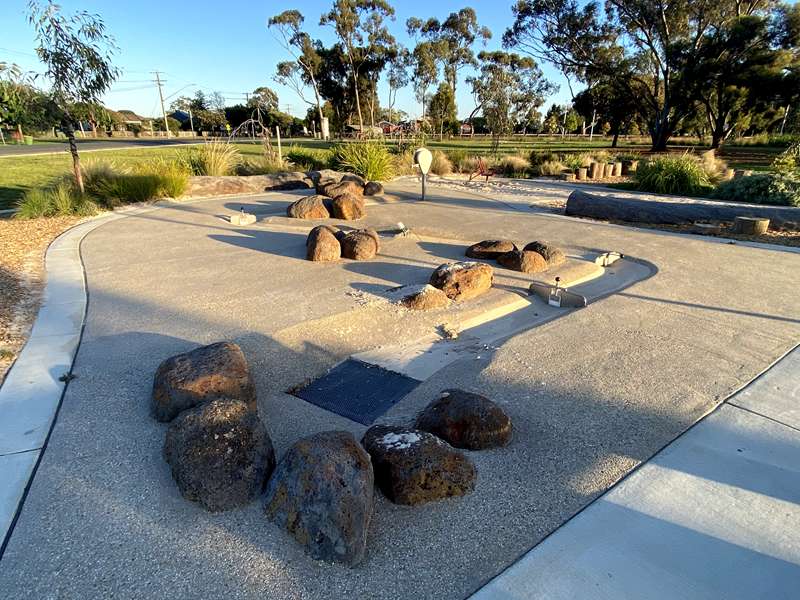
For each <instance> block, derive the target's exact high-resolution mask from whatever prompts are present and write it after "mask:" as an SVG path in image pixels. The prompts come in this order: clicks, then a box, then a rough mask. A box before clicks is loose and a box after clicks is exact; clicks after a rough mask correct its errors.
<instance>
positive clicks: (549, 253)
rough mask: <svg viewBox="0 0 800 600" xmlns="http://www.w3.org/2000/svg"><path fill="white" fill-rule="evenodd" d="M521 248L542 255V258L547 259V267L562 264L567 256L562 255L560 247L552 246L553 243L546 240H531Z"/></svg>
mask: <svg viewBox="0 0 800 600" xmlns="http://www.w3.org/2000/svg"><path fill="white" fill-rule="evenodd" d="M522 250H523V251H525V250H528V251H532V252H538V253H539V254H541V255H542V258H544V259H545V260H546V261H547V265H548V266H549V267H557V266H558V265H562V264H564V263H565V262H566V260H567V257H566V256H565V255H564V251H563V250H562V249H561V248H559V247H558V246H554V245H553V244H548V243H547V242H531V243H530V244H528V245H526V246H525V247H524V248H523V249H522Z"/></svg>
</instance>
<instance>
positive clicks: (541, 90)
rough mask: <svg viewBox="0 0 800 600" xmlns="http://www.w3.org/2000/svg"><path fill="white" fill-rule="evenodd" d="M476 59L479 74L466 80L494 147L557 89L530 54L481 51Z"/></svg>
mask: <svg viewBox="0 0 800 600" xmlns="http://www.w3.org/2000/svg"><path fill="white" fill-rule="evenodd" d="M478 59H479V61H480V70H479V74H478V75H476V76H475V77H471V78H469V79H467V82H468V83H470V84H471V85H472V89H473V92H474V94H475V96H476V97H477V99H478V102H479V106H480V109H481V110H482V111H483V116H484V117H486V123H487V125H488V127H489V129H490V131H491V133H492V137H493V140H494V144H495V148H496V147H497V142H498V140H499V138H500V136H503V135H507V134H509V133H511V132H512V131H513V130H514V127H515V125H516V124H517V123H519V122H523V121H525V120H527V118H528V115H529V114H530V112H531V110H535V109H538V108H539V107H540V106H542V105H543V104H544V101H545V99H546V97H547V96H548V95H549V94H551V93H553V92H554V91H555V90H556V88H555V86H553V85H552V84H551V83H550V82H549V81H547V80H546V79H545V77H544V74H543V73H542V70H541V69H540V68H539V65H537V64H536V61H535V60H533V59H532V58H530V57H527V56H520V55H519V54H514V53H508V52H502V51H495V52H486V51H483V52H481V53H480V54H478Z"/></svg>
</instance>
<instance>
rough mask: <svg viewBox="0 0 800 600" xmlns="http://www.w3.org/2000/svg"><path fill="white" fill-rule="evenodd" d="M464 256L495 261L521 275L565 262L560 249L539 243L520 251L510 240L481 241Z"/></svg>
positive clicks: (529, 245)
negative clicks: (521, 273)
mask: <svg viewBox="0 0 800 600" xmlns="http://www.w3.org/2000/svg"><path fill="white" fill-rule="evenodd" d="M465 254H466V255H467V256H468V257H470V258H479V259H484V260H496V261H497V263H498V264H499V265H501V266H503V267H505V268H506V269H511V270H513V271H521V272H523V273H541V272H542V271H546V270H547V269H549V268H551V267H556V266H558V265H561V264H563V263H564V262H565V261H566V260H567V257H566V256H565V255H564V251H563V250H561V248H559V247H558V246H554V245H552V244H549V243H548V242H539V241H536V242H531V243H530V244H527V245H526V246H525V247H523V248H522V250H520V249H519V248H517V245H516V244H515V243H514V242H512V241H511V240H483V241H481V242H478V243H477V244H472V245H471V246H470V247H469V248H467V251H466V253H465Z"/></svg>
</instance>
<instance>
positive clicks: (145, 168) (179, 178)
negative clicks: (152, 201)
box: [136, 156, 189, 200]
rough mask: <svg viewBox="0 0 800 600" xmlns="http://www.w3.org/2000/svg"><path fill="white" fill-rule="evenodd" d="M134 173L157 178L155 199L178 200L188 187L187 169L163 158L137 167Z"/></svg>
mask: <svg viewBox="0 0 800 600" xmlns="http://www.w3.org/2000/svg"><path fill="white" fill-rule="evenodd" d="M136 173H139V174H141V175H156V176H157V177H158V179H159V187H158V191H157V196H156V197H161V198H163V197H166V198H179V197H180V196H183V194H184V192H185V191H186V188H187V187H188V185H189V171H188V169H186V167H185V166H184V165H182V164H180V163H179V162H177V161H175V160H170V159H168V158H165V157H163V156H162V157H158V158H155V159H152V160H150V161H148V162H146V163H144V164H141V165H138V166H137V167H136ZM148 200H149V198H148Z"/></svg>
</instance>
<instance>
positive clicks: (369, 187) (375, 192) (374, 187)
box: [364, 181, 383, 196]
mask: <svg viewBox="0 0 800 600" xmlns="http://www.w3.org/2000/svg"><path fill="white" fill-rule="evenodd" d="M381 194H383V184H382V183H381V182H380V181H368V182H367V184H366V185H365V186H364V195H365V196H380V195H381Z"/></svg>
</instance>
